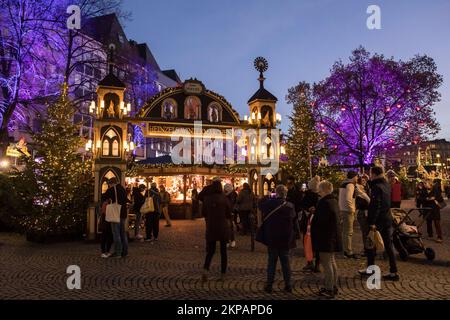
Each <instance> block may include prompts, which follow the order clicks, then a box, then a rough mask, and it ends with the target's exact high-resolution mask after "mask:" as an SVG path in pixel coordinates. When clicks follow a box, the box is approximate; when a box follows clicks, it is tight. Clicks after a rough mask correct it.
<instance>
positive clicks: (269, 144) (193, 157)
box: [87, 58, 281, 237]
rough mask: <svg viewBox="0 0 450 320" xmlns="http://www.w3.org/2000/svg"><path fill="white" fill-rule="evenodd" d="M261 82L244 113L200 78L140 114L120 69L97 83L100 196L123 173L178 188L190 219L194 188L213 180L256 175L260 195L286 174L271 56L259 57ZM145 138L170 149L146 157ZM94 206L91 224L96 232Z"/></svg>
mask: <svg viewBox="0 0 450 320" xmlns="http://www.w3.org/2000/svg"><path fill="white" fill-rule="evenodd" d="M255 67H256V69H257V70H258V71H259V72H260V77H259V79H258V80H259V82H260V87H259V89H258V90H257V91H256V92H255V94H254V95H253V96H252V97H251V98H250V99H249V101H248V108H249V115H245V116H244V117H243V118H241V117H240V115H239V114H238V112H237V111H236V110H235V109H234V108H233V107H232V106H231V104H230V103H229V102H228V101H227V100H226V99H225V98H224V97H223V96H221V95H219V94H217V93H215V92H213V91H211V90H208V89H207V88H206V87H205V85H204V84H203V83H202V82H201V81H199V80H197V79H189V80H186V81H185V82H184V83H182V84H180V85H179V86H178V87H173V88H167V89H165V90H163V91H161V92H160V93H159V94H157V95H155V96H153V97H152V98H151V99H150V100H149V101H147V102H146V103H145V105H144V106H143V107H142V108H141V109H140V110H139V112H137V113H135V114H133V115H132V114H131V106H130V104H129V103H127V102H126V101H125V99H124V97H125V94H124V93H125V90H126V89H125V85H124V84H123V83H122V81H120V79H118V78H117V77H116V76H115V75H114V74H113V73H112V72H110V73H109V74H108V75H107V76H106V78H105V79H103V80H102V81H101V82H100V83H99V85H98V88H97V102H94V101H93V102H92V103H91V107H90V112H91V113H92V114H94V115H95V121H94V137H93V140H90V141H88V143H87V148H88V149H90V150H91V151H92V155H93V160H94V161H93V166H94V170H93V172H94V175H95V194H94V200H95V202H98V201H99V199H100V197H101V194H102V193H103V192H104V191H105V189H106V187H107V184H106V182H107V180H108V179H110V178H112V177H116V178H117V179H118V180H119V181H120V182H121V183H122V184H123V185H128V186H136V185H139V184H146V185H149V184H150V183H151V182H156V183H157V184H158V185H164V186H165V187H166V189H167V191H169V193H170V194H171V203H172V204H171V208H170V211H171V215H174V216H175V218H177V217H178V218H189V217H190V215H191V211H190V208H191V204H190V201H191V194H192V190H193V189H197V191H199V192H200V191H201V189H202V188H203V187H204V186H205V185H206V184H207V182H208V180H210V179H212V178H213V177H221V178H222V180H223V182H224V183H231V184H233V185H234V186H235V187H241V186H242V184H243V183H244V182H248V183H249V184H250V186H251V188H252V189H253V191H254V192H255V193H256V194H258V195H263V194H267V193H268V192H269V190H271V189H273V188H274V187H275V183H276V181H277V179H278V172H277V169H278V160H279V155H280V147H279V145H280V144H279V129H277V124H279V122H280V121H281V116H280V115H279V114H277V113H276V102H277V98H276V97H275V96H273V95H272V94H271V93H270V92H269V91H267V90H266V89H265V88H264V80H265V78H264V76H263V72H264V71H265V70H267V62H266V61H265V59H263V58H257V59H256V60H255ZM136 132H139V134H140V135H141V136H142V138H143V139H144V141H145V140H148V139H154V138H158V139H167V140H168V141H169V142H170V143H169V145H170V149H169V150H167V152H166V154H164V155H160V156H157V157H147V156H146V154H147V153H146V151H145V148H146V144H145V143H141V144H139V143H138V142H137V141H136V139H135V135H136ZM94 216H95V214H94V209H93V208H91V210H90V211H89V217H88V230H89V235H90V236H91V237H93V236H95V217H94Z"/></svg>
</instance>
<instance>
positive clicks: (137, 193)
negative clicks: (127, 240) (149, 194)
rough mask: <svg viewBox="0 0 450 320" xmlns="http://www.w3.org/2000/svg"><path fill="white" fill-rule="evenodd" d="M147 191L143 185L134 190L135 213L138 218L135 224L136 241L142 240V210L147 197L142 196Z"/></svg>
mask: <svg viewBox="0 0 450 320" xmlns="http://www.w3.org/2000/svg"><path fill="white" fill-rule="evenodd" d="M144 191H145V185H144V184H141V185H139V187H134V188H133V193H132V195H133V213H134V214H135V216H136V219H135V222H134V236H135V238H136V239H142V235H141V234H140V227H141V221H142V214H141V208H142V206H143V205H144V202H145V197H144V195H143V194H142V193H143V192H144Z"/></svg>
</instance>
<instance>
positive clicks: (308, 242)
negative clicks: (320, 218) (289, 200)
mask: <svg viewBox="0 0 450 320" xmlns="http://www.w3.org/2000/svg"><path fill="white" fill-rule="evenodd" d="M313 216H314V214H312V215H311V217H310V218H309V219H308V226H307V227H306V234H305V238H304V239H303V249H304V251H305V258H306V261H307V262H310V261H313V259H314V253H313V248H312V239H311V222H312V218H313Z"/></svg>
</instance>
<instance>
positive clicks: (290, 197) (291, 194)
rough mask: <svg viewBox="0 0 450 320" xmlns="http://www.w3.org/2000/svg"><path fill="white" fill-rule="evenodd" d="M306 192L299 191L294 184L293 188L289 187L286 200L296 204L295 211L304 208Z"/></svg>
mask: <svg viewBox="0 0 450 320" xmlns="http://www.w3.org/2000/svg"><path fill="white" fill-rule="evenodd" d="M304 195H305V194H304V193H303V192H301V191H299V190H298V189H297V187H296V186H293V187H292V188H291V189H288V192H287V197H286V201H289V202H290V203H293V204H294V207H295V212H297V213H298V212H300V211H301V210H302V200H303V197H304Z"/></svg>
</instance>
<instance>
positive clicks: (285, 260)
mask: <svg viewBox="0 0 450 320" xmlns="http://www.w3.org/2000/svg"><path fill="white" fill-rule="evenodd" d="M267 250H268V254H269V255H268V260H267V285H269V286H271V285H272V284H273V281H274V280H275V271H276V269H277V262H278V258H280V262H281V269H282V271H283V279H284V285H285V287H287V288H291V287H292V282H291V265H290V262H289V250H280V249H277V248H271V247H268V248H267Z"/></svg>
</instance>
